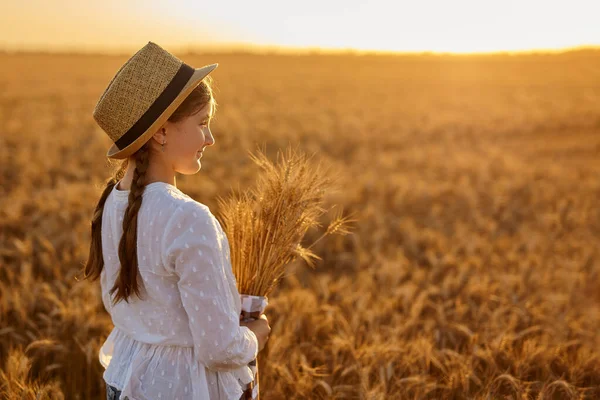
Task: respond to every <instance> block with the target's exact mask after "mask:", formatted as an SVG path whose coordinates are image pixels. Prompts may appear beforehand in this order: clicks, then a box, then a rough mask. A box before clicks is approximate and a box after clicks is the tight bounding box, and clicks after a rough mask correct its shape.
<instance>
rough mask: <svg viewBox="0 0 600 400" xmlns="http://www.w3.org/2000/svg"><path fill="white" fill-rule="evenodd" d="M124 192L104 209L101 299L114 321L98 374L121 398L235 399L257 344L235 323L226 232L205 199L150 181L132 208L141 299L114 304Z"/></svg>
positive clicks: (238, 307) (237, 302)
mask: <svg viewBox="0 0 600 400" xmlns="http://www.w3.org/2000/svg"><path fill="white" fill-rule="evenodd" d="M128 196H129V191H128V190H117V185H115V187H114V188H113V190H112V192H111V193H110V194H109V196H108V197H107V199H106V203H105V205H104V213H103V216H102V253H103V256H104V269H103V270H102V273H101V279H100V282H101V287H102V301H103V303H104V307H105V308H106V310H107V311H108V312H109V314H110V315H111V318H112V322H113V324H114V329H113V330H112V332H111V333H110V335H109V336H108V338H107V339H106V341H105V343H104V344H103V346H102V348H101V349H100V352H99V354H98V356H99V360H100V363H101V364H102V365H103V366H104V368H106V370H105V371H104V374H103V378H104V380H105V381H106V382H107V383H108V384H110V385H112V386H114V387H116V388H117V389H119V390H121V399H124V398H125V396H127V397H128V398H129V400H150V399H152V400H156V399H169V400H213V399H219V400H223V399H226V400H238V399H239V398H240V396H241V395H242V384H247V383H249V382H251V380H252V372H251V370H250V368H249V367H248V366H247V364H248V363H249V362H250V361H252V360H253V359H254V358H256V355H257V351H258V341H257V338H256V335H255V334H254V333H253V332H252V331H251V330H250V329H249V328H247V327H245V326H240V324H239V315H240V312H241V302H240V297H239V292H238V290H237V285H236V280H235V276H234V275H233V272H232V269H231V262H230V253H229V242H228V240H227V236H226V235H225V233H224V232H223V229H222V227H221V225H220V224H219V222H218V220H217V219H216V218H215V217H214V215H213V214H212V213H211V211H210V209H209V208H208V207H207V206H206V205H204V204H202V203H199V202H197V201H195V200H194V199H192V198H191V197H189V196H187V195H186V194H184V193H183V192H181V191H180V190H179V189H177V188H176V187H175V186H173V185H170V184H168V183H165V182H153V183H150V184H149V185H147V186H146V188H145V190H144V193H143V195H142V200H143V201H142V205H141V207H140V210H139V212H138V236H137V255H138V263H139V274H140V275H141V277H142V280H141V281H140V280H139V279H138V281H139V282H142V283H143V285H140V287H141V290H142V300H140V299H139V298H137V296H136V295H135V294H134V295H133V297H130V298H129V303H127V302H125V301H124V300H123V301H121V302H119V303H118V304H117V305H115V306H114V307H113V306H112V304H111V301H110V297H109V296H110V295H109V293H108V291H109V290H110V288H112V286H113V284H114V282H115V278H116V276H117V274H118V273H119V270H120V264H119V257H118V248H119V240H120V238H121V234H122V232H123V227H122V224H123V216H124V213H125V209H126V207H127V202H128Z"/></svg>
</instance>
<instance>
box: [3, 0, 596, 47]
mask: <svg viewBox="0 0 600 400" xmlns="http://www.w3.org/2000/svg"><path fill="white" fill-rule="evenodd" d="M598 11H600V0H560V1H558V0H493V1H491V0H410V1H405V0H395V1H394V0H368V1H358V0H344V1H337V0H329V1H328V0H302V1H297V2H296V1H293V2H292V1H281V0H277V1H276V0H258V1H248V0H245V1H240V0H237V1H232V0H213V1H205V0H170V1H164V0H162V1H158V0H144V1H142V0H103V1H93V0H77V1H75V0H55V1H48V0H45V1H40V0H21V1H15V0H2V6H0V48H2V49H7V50H21V49H25V50H46V51H47V50H50V51H52V50H58V51H65V50H66V51H73V50H75V51H84V52H89V51H91V52H109V53H117V52H120V53H123V52H126V53H128V52H130V51H131V50H137V49H139V48H141V47H142V46H144V45H145V44H146V43H147V42H148V41H153V42H155V43H158V44H159V45H161V46H163V47H165V48H168V49H169V50H171V51H175V50H176V49H180V48H181V49H186V48H188V49H189V48H212V49H215V50H219V49H222V50H227V49H229V48H231V47H237V48H239V47H242V46H254V47H257V46H258V47H260V46H271V47H274V46H281V47H287V48H292V49H323V50H327V49H333V50H335V49H345V50H347V49H354V50H359V51H360V50H365V51H399V52H424V51H428V52H454V53H472V52H495V51H524V50H546V49H548V50H552V49H564V48H569V47H579V46H600V23H599V22H598V15H599V14H598Z"/></svg>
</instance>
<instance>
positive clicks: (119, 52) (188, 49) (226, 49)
mask: <svg viewBox="0 0 600 400" xmlns="http://www.w3.org/2000/svg"><path fill="white" fill-rule="evenodd" d="M164 47H165V48H166V46H164ZM168 47H169V52H171V53H173V54H183V55H188V56H189V55H201V53H202V52H204V53H208V54H248V53H250V54H256V55H261V54H269V55H317V54H318V55H336V54H337V55H387V56H393V55H398V56H493V55H535V54H538V55H543V54H563V53H569V52H577V51H586V50H591V51H598V50H600V45H591V44H590V45H577V46H567V47H561V48H536V49H521V50H491V51H436V50H413V51H401V50H369V49H360V48H348V47H347V48H327V47H318V46H296V47H293V46H277V45H249V44H229V45H222V44H211V45H193V46H190V45H180V46H168ZM137 50H139V49H138V48H135V49H132V50H128V49H125V48H121V49H116V48H105V49H102V48H97V47H95V48H68V47H55V48H21V49H14V48H5V47H2V46H0V53H2V54H48V55H88V56H91V55H105V56H131V54H133V53H132V52H135V51H137Z"/></svg>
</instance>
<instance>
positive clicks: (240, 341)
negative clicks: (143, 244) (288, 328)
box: [163, 202, 258, 370]
mask: <svg viewBox="0 0 600 400" xmlns="http://www.w3.org/2000/svg"><path fill="white" fill-rule="evenodd" d="M217 224H218V221H217V219H216V218H215V217H214V216H213V215H212V213H211V212H210V210H209V208H208V207H207V206H205V205H203V204H202V203H198V202H187V203H185V204H183V205H182V206H181V207H179V208H178V209H177V211H176V212H175V213H174V214H173V215H172V216H171V218H170V220H169V223H168V226H167V227H166V229H165V238H164V240H163V243H164V246H165V251H164V252H163V255H165V257H166V259H165V260H163V262H164V264H165V267H166V268H167V270H170V271H171V272H173V273H174V274H175V275H177V276H178V277H179V281H178V283H177V285H178V287H179V292H180V295H181V301H182V304H183V307H184V309H185V311H186V313H187V315H188V320H189V327H190V331H191V333H192V338H193V341H194V357H195V358H196V359H197V360H198V361H200V362H201V363H202V364H204V365H205V366H206V367H207V368H209V369H212V370H232V369H235V368H239V367H241V366H245V365H247V364H248V363H249V362H250V361H252V360H253V359H255V358H256V355H257V353H258V340H257V338H256V335H255V334H254V332H252V331H251V330H250V329H249V328H248V327H246V326H240V317H239V313H238V310H236V303H235V300H234V298H233V295H232V291H231V287H230V285H229V282H228V278H227V274H226V271H225V268H231V264H230V262H229V260H228V258H226V257H225V249H224V245H226V244H227V241H226V237H224V236H223V234H222V233H221V231H220V230H219V229H218V225H217Z"/></svg>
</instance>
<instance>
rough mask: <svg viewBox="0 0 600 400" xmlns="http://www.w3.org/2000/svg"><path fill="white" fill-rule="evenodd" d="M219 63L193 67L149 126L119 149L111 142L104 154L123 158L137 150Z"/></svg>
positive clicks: (109, 156)
mask: <svg viewBox="0 0 600 400" xmlns="http://www.w3.org/2000/svg"><path fill="white" fill-rule="evenodd" d="M218 65H219V64H218V63H215V64H209V65H205V66H204V67H201V68H195V69H194V73H193V74H192V76H191V77H190V79H189V80H188V81H187V83H186V84H185V86H184V87H183V89H181V92H179V94H178V95H177V97H175V99H174V100H173V101H172V102H171V104H169V106H168V107H167V108H166V109H165V110H164V111H163V112H162V113H161V114H160V115H159V117H158V118H157V119H156V120H155V121H154V122H153V123H152V125H150V127H149V128H148V129H147V130H146V131H145V132H144V133H142V134H141V135H140V136H139V137H138V138H137V139H136V140H134V141H133V142H132V143H131V144H129V145H128V146H127V147H125V148H123V149H119V148H118V147H117V145H116V144H114V143H113V145H112V146H110V148H109V149H108V152H107V153H106V156H107V157H108V158H114V159H124V158H127V157H129V156H131V155H132V154H133V153H135V152H136V151H138V150H139V149H140V147H142V146H143V145H144V143H146V142H147V141H148V139H150V137H151V136H152V135H153V134H154V133H155V132H156V131H157V130H158V128H159V127H160V126H161V125H162V124H164V123H165V122H166V121H167V120H168V119H169V117H170V116H171V115H172V114H173V113H174V112H175V110H176V109H177V107H179V106H180V105H181V103H183V101H184V100H185V99H186V97H187V96H188V95H189V94H190V93H191V92H192V90H194V89H195V88H196V87H197V86H198V85H199V84H200V81H202V79H204V78H205V77H206V76H207V75H208V74H209V73H210V72H211V71H212V70H214V69H215V68H217V66H218Z"/></svg>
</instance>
